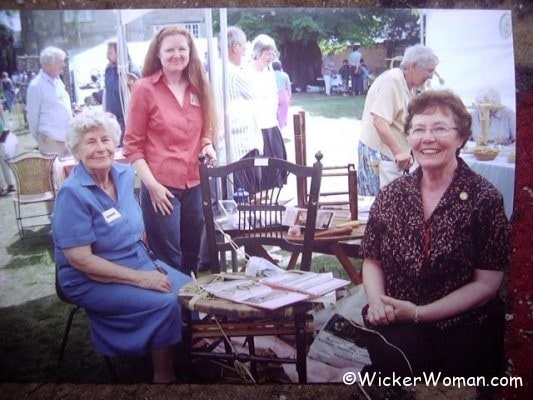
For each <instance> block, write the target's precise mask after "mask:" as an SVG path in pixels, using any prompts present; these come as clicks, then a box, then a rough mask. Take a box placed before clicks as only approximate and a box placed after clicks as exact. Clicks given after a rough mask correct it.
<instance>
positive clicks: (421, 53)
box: [400, 44, 439, 70]
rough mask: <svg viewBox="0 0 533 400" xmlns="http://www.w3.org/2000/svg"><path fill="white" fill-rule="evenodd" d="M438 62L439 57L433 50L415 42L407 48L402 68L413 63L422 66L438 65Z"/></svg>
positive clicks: (401, 64)
mask: <svg viewBox="0 0 533 400" xmlns="http://www.w3.org/2000/svg"><path fill="white" fill-rule="evenodd" d="M438 63H439V58H438V57H437V56H436V54H435V53H434V52H433V50H431V49H430V48H429V47H427V46H424V45H422V44H415V45H414V46H409V47H408V48H407V49H405V53H404V54H403V58H402V62H401V63H400V68H401V69H403V70H405V69H407V68H408V67H409V66H411V65H413V64H415V65H417V66H418V67H421V68H425V67H436V66H437V64H438Z"/></svg>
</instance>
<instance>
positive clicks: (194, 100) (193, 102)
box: [191, 93, 200, 107]
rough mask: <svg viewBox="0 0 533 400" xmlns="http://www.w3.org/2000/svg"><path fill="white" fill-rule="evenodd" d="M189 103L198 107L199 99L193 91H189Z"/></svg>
mask: <svg viewBox="0 0 533 400" xmlns="http://www.w3.org/2000/svg"><path fill="white" fill-rule="evenodd" d="M191 105H192V106H196V107H200V100H198V96H197V95H195V94H194V93H191Z"/></svg>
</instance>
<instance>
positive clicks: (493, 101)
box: [471, 88, 516, 145]
mask: <svg viewBox="0 0 533 400" xmlns="http://www.w3.org/2000/svg"><path fill="white" fill-rule="evenodd" d="M476 103H477V104H478V105H493V106H494V108H492V109H490V111H489V132H488V137H487V139H488V142H489V143H496V144H503V145H508V144H512V143H514V142H515V141H516V114H515V112H514V111H513V110H511V109H510V108H509V107H506V106H504V105H503V104H501V97H500V94H499V93H498V92H497V91H496V90H495V89H494V88H486V89H483V90H481V91H479V93H478V94H477V96H476ZM471 114H472V139H473V140H474V141H477V140H478V139H479V137H480V136H481V134H482V132H483V122H482V120H481V116H482V113H481V111H480V110H479V109H474V110H472V113H471Z"/></svg>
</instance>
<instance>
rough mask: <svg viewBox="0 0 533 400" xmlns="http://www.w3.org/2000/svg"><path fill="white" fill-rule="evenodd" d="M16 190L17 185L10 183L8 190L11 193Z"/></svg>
mask: <svg viewBox="0 0 533 400" xmlns="http://www.w3.org/2000/svg"><path fill="white" fill-rule="evenodd" d="M14 191H15V186H13V185H9V186H8V187H7V192H8V193H11V192H14Z"/></svg>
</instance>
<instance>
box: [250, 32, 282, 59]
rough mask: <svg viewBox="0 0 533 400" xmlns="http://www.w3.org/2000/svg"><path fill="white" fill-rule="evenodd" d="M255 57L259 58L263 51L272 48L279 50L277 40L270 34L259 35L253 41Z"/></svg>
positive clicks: (275, 50)
mask: <svg viewBox="0 0 533 400" xmlns="http://www.w3.org/2000/svg"><path fill="white" fill-rule="evenodd" d="M252 49H253V59H254V60H257V59H258V58H259V56H260V55H261V53H262V52H264V51H267V50H272V51H274V52H277V51H278V50H277V49H276V42H274V39H272V38H271V37H270V36H268V35H265V34H260V35H258V36H257V37H256V38H255V39H254V40H253V42H252Z"/></svg>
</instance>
